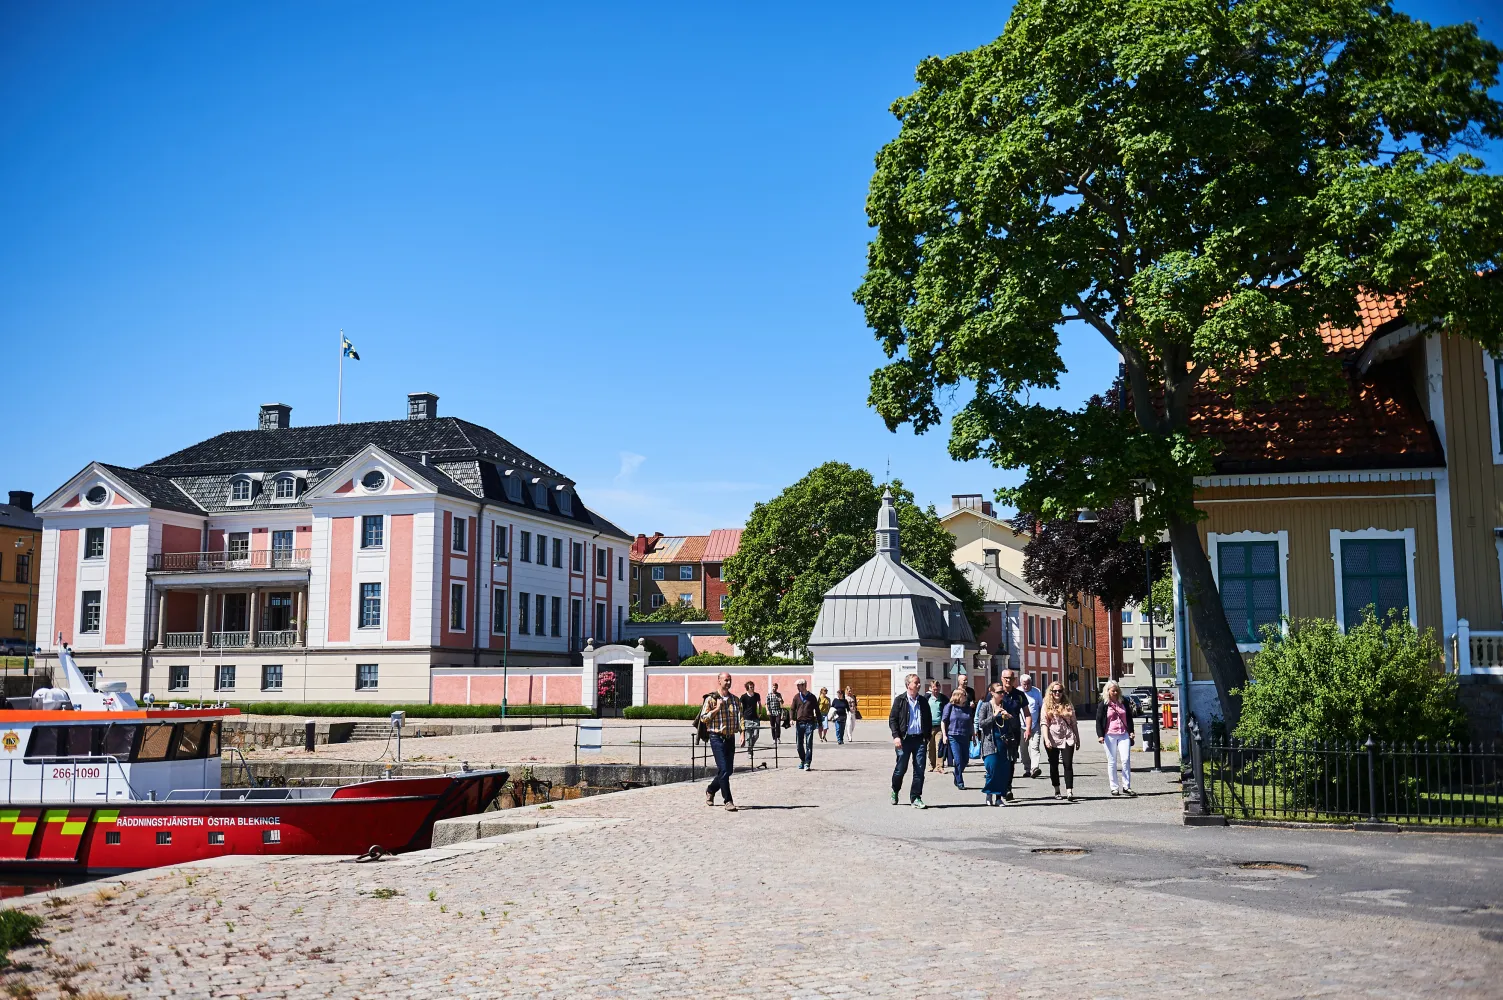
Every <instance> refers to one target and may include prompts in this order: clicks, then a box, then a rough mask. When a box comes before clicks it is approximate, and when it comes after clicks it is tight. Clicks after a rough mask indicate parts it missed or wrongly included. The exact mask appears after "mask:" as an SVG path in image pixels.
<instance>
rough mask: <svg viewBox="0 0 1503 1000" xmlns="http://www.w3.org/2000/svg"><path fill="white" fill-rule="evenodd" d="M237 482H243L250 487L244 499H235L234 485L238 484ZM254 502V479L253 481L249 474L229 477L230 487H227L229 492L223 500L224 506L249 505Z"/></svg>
mask: <svg viewBox="0 0 1503 1000" xmlns="http://www.w3.org/2000/svg"><path fill="white" fill-rule="evenodd" d="M239 483H245V484H246V486H248V487H250V495H249V496H247V497H246V498H245V499H244V500H236V499H235V486H236V485H237V484H239ZM255 502H256V481H255V479H253V478H252V477H250V476H232V477H231V478H230V489H229V492H228V493H227V494H226V496H225V500H224V503H225V506H226V507H249V506H250V505H251V504H253V503H255Z"/></svg>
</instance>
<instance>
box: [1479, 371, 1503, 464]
mask: <svg viewBox="0 0 1503 1000" xmlns="http://www.w3.org/2000/svg"><path fill="white" fill-rule="evenodd" d="M1497 360H1498V357H1497V355H1495V354H1493V353H1492V352H1491V351H1483V352H1482V375H1483V377H1484V378H1486V379H1487V430H1488V434H1489V435H1490V436H1491V438H1492V442H1493V464H1494V465H1503V438H1500V436H1499V427H1498V420H1499V417H1500V416H1503V414H1499V413H1498V373H1497V367H1498V366H1497Z"/></svg>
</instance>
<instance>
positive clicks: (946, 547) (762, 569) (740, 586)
mask: <svg viewBox="0 0 1503 1000" xmlns="http://www.w3.org/2000/svg"><path fill="white" fill-rule="evenodd" d="M889 488H890V489H891V490H892V493H893V500H894V503H895V506H896V507H897V512H898V532H899V537H900V544H901V546H902V558H903V561H904V562H905V563H907V564H908V565H910V566H912V567H914V568H915V569H917V570H918V571H919V572H920V573H923V574H924V575H925V576H927V577H929V578H930V579H931V580H933V581H934V582H935V583H938V584H939V585H940V586H941V587H944V588H945V589H946V590H948V591H949V592H950V593H952V594H954V595H955V596H956V597H958V598H960V599H961V601H962V602H963V603H964V605H965V610H966V617H967V618H968V619H969V620H970V622H971V628H972V629H974V630H975V631H976V632H978V633H979V632H980V631H981V629H982V628H983V627H984V626H985V623H986V616H985V615H983V614H982V613H981V598H980V596H979V595H978V594H977V593H976V592H975V590H974V589H973V588H972V587H971V585H970V582H969V581H968V580H966V578H965V575H964V574H963V573H961V572H960V571H959V570H958V569H956V568H955V564H954V562H953V561H952V559H951V556H952V555H953V553H954V552H955V538H954V536H952V535H951V534H950V533H949V532H948V531H946V530H945V528H944V526H943V525H942V524H940V523H939V515H937V514H936V513H935V512H934V508H933V507H929V508H927V509H920V508H919V507H918V506H916V505H915V504H914V502H913V494H912V493H910V492H908V491H907V490H905V489H904V488H903V484H902V483H900V482H896V481H895V482H893V483H892V484H891V485H890V487H889ZM882 489H883V487H882V486H879V485H878V484H877V483H876V482H874V481H873V480H872V475H871V473H870V472H867V471H866V470H865V469H855V468H852V467H851V466H849V465H846V464H845V463H843V462H826V463H825V464H824V465H821V466H819V467H818V468H816V469H812V470H810V472H809V473H808V474H807V475H805V476H804V477H803V478H802V479H800V480H799V481H798V482H796V483H794V484H793V485H792V486H789V487H788V488H787V489H785V490H783V492H782V493H779V494H778V495H777V496H776V497H774V498H773V499H771V500H769V501H767V502H766V503H759V504H757V505H756V507H755V508H754V509H753V510H752V514H751V517H750V518H748V519H747V522H746V528H745V530H744V531H742V533H741V548H740V549H739V550H738V551H737V553H736V554H735V555H734V556H732V557H731V558H730V559H728V560H726V562H725V577H726V581H727V583H728V585H729V587H730V593H731V601H730V604H729V606H728V607H727V608H726V613H725V630H726V634H727V635H729V636H730V637H731V639H732V640H733V641H734V642H735V643H736V645H738V646H740V647H741V648H742V649H743V650H745V651H746V656H747V659H748V661H750V662H758V663H761V662H765V660H766V658H767V657H768V656H770V655H772V654H774V653H780V652H781V653H788V652H792V653H794V654H795V655H796V656H798V657H800V658H802V657H803V656H805V655H806V654H807V652H808V645H807V644H808V642H809V636H810V634H811V633H812V632H813V631H814V621H815V619H816V618H817V617H818V616H819V606H820V602H821V601H822V600H823V599H824V595H825V591H827V590H829V589H830V588H831V587H833V586H835V584H837V583H839V582H840V581H841V580H843V579H845V578H846V577H847V576H849V575H850V574H851V573H852V572H854V571H855V569H856V568H857V567H858V566H860V565H861V564H862V563H864V562H866V560H868V559H870V558H871V557H872V553H873V552H874V551H875V550H876V537H875V532H876V526H877V511H878V510H879V509H880V508H881V506H882Z"/></svg>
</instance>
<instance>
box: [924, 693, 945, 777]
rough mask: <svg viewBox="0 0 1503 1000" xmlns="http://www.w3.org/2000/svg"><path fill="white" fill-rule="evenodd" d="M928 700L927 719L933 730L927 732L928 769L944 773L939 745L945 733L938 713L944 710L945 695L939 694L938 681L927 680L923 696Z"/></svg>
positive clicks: (943, 740)
mask: <svg viewBox="0 0 1503 1000" xmlns="http://www.w3.org/2000/svg"><path fill="white" fill-rule="evenodd" d="M925 700H926V701H928V702H929V721H930V722H931V723H932V724H933V727H934V728H933V732H931V733H930V734H929V742H928V744H927V745H928V749H929V770H931V771H933V770H935V769H936V768H938V770H939V773H940V774H944V773H945V764H944V754H943V753H942V752H941V749H940V748H941V747H942V746H944V742H945V734H944V732H943V731H942V730H941V729H940V726H939V721H940V715H941V714H942V713H943V712H944V710H945V696H944V695H942V694H940V691H939V681H930V682H929V693H928V694H927V695H926V696H925Z"/></svg>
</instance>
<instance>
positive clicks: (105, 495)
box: [84, 486, 110, 507]
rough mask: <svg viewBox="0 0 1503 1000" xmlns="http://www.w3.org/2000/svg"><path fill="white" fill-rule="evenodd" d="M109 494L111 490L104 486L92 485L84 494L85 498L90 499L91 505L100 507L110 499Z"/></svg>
mask: <svg viewBox="0 0 1503 1000" xmlns="http://www.w3.org/2000/svg"><path fill="white" fill-rule="evenodd" d="M109 496H110V491H109V490H107V489H105V488H104V487H103V486H92V487H90V488H89V492H87V493H85V494H84V499H85V500H87V501H89V503H90V504H91V505H93V506H95V507H98V506H101V505H102V504H103V503H104V502H105V501H106V500H108V499H109Z"/></svg>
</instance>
